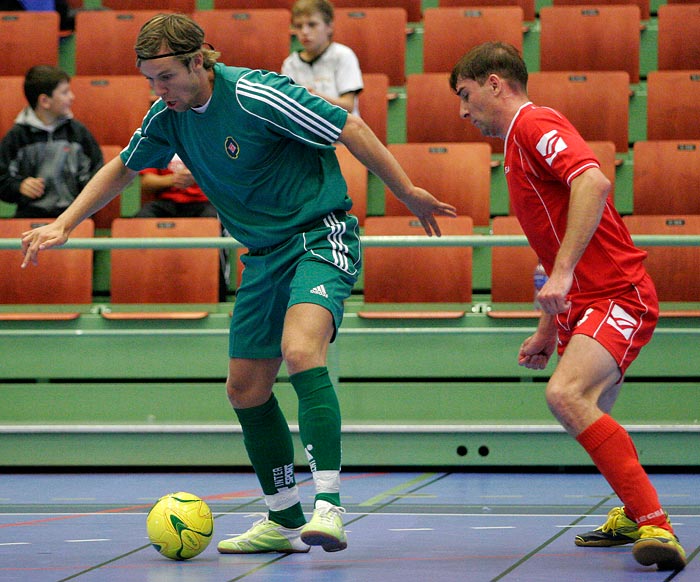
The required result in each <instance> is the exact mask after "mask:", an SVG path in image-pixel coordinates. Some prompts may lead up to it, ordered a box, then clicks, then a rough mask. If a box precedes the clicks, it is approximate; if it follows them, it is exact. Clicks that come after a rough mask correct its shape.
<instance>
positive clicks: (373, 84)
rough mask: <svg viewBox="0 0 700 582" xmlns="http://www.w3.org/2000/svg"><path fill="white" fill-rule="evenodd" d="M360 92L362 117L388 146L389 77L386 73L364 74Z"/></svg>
mask: <svg viewBox="0 0 700 582" xmlns="http://www.w3.org/2000/svg"><path fill="white" fill-rule="evenodd" d="M362 83H363V85H364V89H362V91H361V92H360V97H359V109H360V116H361V117H362V119H364V120H365V123H367V125H369V126H370V128H371V129H372V131H373V132H374V133H375V134H376V135H377V137H378V138H379V140H380V141H381V142H382V143H383V144H384V145H386V143H387V131H388V124H389V98H390V97H389V77H387V76H386V75H385V74H384V73H363V74H362Z"/></svg>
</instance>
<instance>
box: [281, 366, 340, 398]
mask: <svg viewBox="0 0 700 582" xmlns="http://www.w3.org/2000/svg"><path fill="white" fill-rule="evenodd" d="M289 381H290V382H291V383H292V386H294V390H295V391H296V393H297V394H298V395H299V396H301V394H300V392H303V393H304V394H308V393H311V392H315V391H316V390H318V389H319V388H327V387H329V386H332V384H331V379H330V376H329V375H328V368H326V367H325V366H319V367H318V368H310V369H308V370H304V371H303V372H297V373H296V374H292V375H291V376H289Z"/></svg>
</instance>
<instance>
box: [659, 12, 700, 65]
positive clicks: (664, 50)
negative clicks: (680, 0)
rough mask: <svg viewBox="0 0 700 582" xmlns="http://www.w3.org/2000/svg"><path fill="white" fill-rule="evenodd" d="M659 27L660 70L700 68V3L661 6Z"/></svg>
mask: <svg viewBox="0 0 700 582" xmlns="http://www.w3.org/2000/svg"><path fill="white" fill-rule="evenodd" d="M658 25H659V39H658V66H659V70H660V71H663V70H688V69H700V4H662V5H661V6H659V11H658Z"/></svg>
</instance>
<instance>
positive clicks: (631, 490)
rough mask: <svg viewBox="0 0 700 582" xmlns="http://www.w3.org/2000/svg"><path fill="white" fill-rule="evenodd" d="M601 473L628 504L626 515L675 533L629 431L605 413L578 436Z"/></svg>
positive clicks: (578, 439) (577, 438) (638, 521)
mask: <svg viewBox="0 0 700 582" xmlns="http://www.w3.org/2000/svg"><path fill="white" fill-rule="evenodd" d="M576 440H577V441H578V442H579V444H580V445H581V446H582V447H583V448H584V449H586V452H587V453H588V454H589V455H590V456H591V459H593V462H594V463H595V465H596V467H598V470H599V471H600V472H601V474H602V475H603V477H605V479H606V480H607V481H608V483H609V484H610V486H611V487H612V488H613V491H615V493H616V494H617V496H618V497H619V498H620V500H621V501H622V503H624V505H625V513H626V514H627V516H628V517H629V518H630V519H633V520H634V521H636V522H637V523H638V524H639V525H640V526H641V525H655V526H658V527H662V528H664V529H667V530H668V531H670V532H672V533H673V529H672V528H671V524H669V523H668V520H667V519H666V514H665V513H664V510H663V508H662V507H661V504H660V503H659V497H658V495H657V493H656V489H654V486H653V485H652V484H651V481H649V477H648V475H647V474H646V471H645V470H644V468H643V467H642V465H641V464H640V463H639V457H638V456H637V449H635V447H634V443H632V439H631V438H630V436H629V434H627V431H626V430H625V429H624V428H622V426H620V425H619V424H618V423H617V422H616V421H615V420H614V419H613V418H612V417H611V416H609V415H607V414H604V415H603V416H601V417H600V418H599V419H598V420H596V421H595V422H594V423H593V424H591V425H590V426H589V427H588V428H586V429H585V430H584V431H583V432H582V433H581V434H579V435H578V436H577V437H576Z"/></svg>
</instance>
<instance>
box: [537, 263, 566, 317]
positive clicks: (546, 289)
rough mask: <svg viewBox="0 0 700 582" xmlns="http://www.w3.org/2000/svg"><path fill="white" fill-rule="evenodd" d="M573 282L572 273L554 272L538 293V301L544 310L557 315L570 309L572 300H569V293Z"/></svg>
mask: <svg viewBox="0 0 700 582" xmlns="http://www.w3.org/2000/svg"><path fill="white" fill-rule="evenodd" d="M572 283H573V275H572V274H566V275H558V274H555V273H552V275H551V276H550V277H549V279H547V282H546V283H545V284H544V285H543V287H542V289H540V292H539V293H538V294H537V302H538V303H539V304H540V307H541V308H542V311H544V312H545V313H548V314H549V315H556V314H557V313H563V312H564V311H566V310H567V309H569V307H571V301H569V297H568V295H569V290H570V289H571V284H572Z"/></svg>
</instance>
